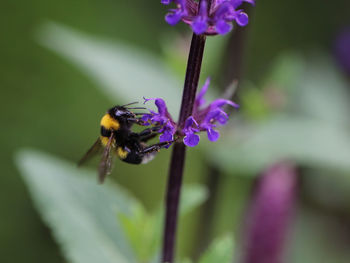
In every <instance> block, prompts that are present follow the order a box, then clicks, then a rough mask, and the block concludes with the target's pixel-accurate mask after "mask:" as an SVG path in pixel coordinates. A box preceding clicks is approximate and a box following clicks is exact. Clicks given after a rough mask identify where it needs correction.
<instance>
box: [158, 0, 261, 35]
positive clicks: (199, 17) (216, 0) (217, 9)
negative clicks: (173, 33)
mask: <svg viewBox="0 0 350 263" xmlns="http://www.w3.org/2000/svg"><path fill="white" fill-rule="evenodd" d="M171 2H173V3H174V4H175V5H176V8H174V9H170V10H169V13H168V14H167V15H166V16H165V21H166V22H167V23H168V24H170V25H172V26H173V25H176V24H177V23H178V22H179V21H180V20H182V21H183V22H185V23H186V24H188V25H190V26H191V27H192V30H193V32H194V33H195V34H197V35H200V34H206V35H217V34H220V35H224V34H226V33H228V32H230V31H231V29H232V28H233V25H232V22H234V21H235V22H236V23H237V24H238V25H239V26H246V25H247V24H248V15H247V14H246V13H245V12H244V11H243V10H242V9H239V7H240V6H241V5H242V4H243V3H244V2H247V3H250V4H252V5H254V4H255V2H254V0H212V1H211V5H210V7H209V8H208V2H209V1H208V0H202V1H200V4H199V2H198V1H195V0H161V3H162V4H164V5H169V4H170V3H171ZM199 5H200V6H199Z"/></svg>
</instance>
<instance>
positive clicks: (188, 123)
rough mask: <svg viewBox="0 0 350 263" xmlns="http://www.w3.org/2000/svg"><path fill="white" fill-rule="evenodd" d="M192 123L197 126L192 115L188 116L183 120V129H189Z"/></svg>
mask: <svg viewBox="0 0 350 263" xmlns="http://www.w3.org/2000/svg"><path fill="white" fill-rule="evenodd" d="M193 124H195V125H196V126H197V127H198V123H197V122H196V120H195V119H194V118H193V117H192V116H190V117H188V118H187V119H186V121H185V127H184V130H189V129H190V128H192V126H193Z"/></svg>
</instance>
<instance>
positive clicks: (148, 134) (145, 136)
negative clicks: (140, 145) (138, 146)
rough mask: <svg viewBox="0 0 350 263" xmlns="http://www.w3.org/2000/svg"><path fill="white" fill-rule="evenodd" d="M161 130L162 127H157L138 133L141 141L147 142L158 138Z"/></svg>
mask: <svg viewBox="0 0 350 263" xmlns="http://www.w3.org/2000/svg"><path fill="white" fill-rule="evenodd" d="M161 128H162V127H161V126H156V127H152V128H148V129H145V130H143V131H141V132H140V133H138V136H139V138H140V141H141V142H147V141H149V140H150V139H153V138H154V137H156V136H157V135H158V131H159V130H160V129H161Z"/></svg>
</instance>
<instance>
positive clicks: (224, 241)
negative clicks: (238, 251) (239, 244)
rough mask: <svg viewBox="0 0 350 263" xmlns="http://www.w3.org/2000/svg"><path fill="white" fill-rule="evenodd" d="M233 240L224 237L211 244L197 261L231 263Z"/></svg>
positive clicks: (202, 262) (203, 262)
mask: <svg viewBox="0 0 350 263" xmlns="http://www.w3.org/2000/svg"><path fill="white" fill-rule="evenodd" d="M233 249H234V244H233V238H232V237H231V236H225V237H221V238H218V239H216V240H214V241H213V242H212V244H211V245H210V247H209V248H208V250H206V251H205V252H204V253H203V255H202V256H201V257H200V259H199V263H217V262H220V263H231V262H232V261H233Z"/></svg>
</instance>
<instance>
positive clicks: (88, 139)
mask: <svg viewBox="0 0 350 263" xmlns="http://www.w3.org/2000/svg"><path fill="white" fill-rule="evenodd" d="M1 3H2V5H1V9H0V21H1V23H0V27H1V29H2V31H1V32H3V33H2V37H1V41H0V86H1V101H2V103H1V104H0V112H1V123H2V125H1V127H2V129H1V153H0V154H1V158H0V160H1V169H2V172H1V174H2V176H1V177H0V185H1V186H2V187H1V191H0V204H1V206H0V207H1V220H0V222H1V223H0V252H1V253H0V261H1V262H65V260H64V258H63V257H62V255H61V252H60V251H59V249H58V245H57V244H56V243H55V242H54V241H53V239H52V236H51V233H50V230H49V229H48V228H47V227H46V226H45V225H44V223H43V221H42V220H41V219H40V217H39V215H38V213H37V212H36V210H35V209H34V208H33V205H32V201H31V199H30V196H29V194H28V191H27V189H26V187H25V185H24V182H23V180H22V178H21V177H20V175H19V172H18V170H17V169H16V166H15V164H14V154H15V152H16V151H18V150H19V149H20V148H23V147H25V148H28V147H30V148H35V149H38V150H41V151H43V152H47V153H50V154H54V155H56V156H58V157H60V158H62V159H66V160H70V161H72V162H76V161H77V160H78V159H79V158H80V157H81V155H82V154H83V153H84V152H85V150H86V149H87V148H88V147H89V146H90V144H91V143H92V142H93V141H94V140H95V138H96V137H97V135H98V132H99V127H98V122H99V119H100V117H101V115H102V114H103V113H104V112H105V110H106V109H107V108H109V107H110V106H113V105H115V104H121V103H127V102H129V101H125V98H120V100H118V101H114V100H113V99H110V98H108V97H107V96H105V95H104V94H103V93H102V92H101V91H100V87H99V86H100V83H98V82H96V81H94V80H93V79H92V78H91V77H89V76H88V75H87V74H85V73H84V72H83V71H82V70H81V69H79V68H78V67H76V66H75V65H73V64H72V63H70V62H69V61H68V60H66V59H64V58H63V57H61V56H59V55H58V54H57V53H54V52H52V51H51V50H49V49H48V48H46V47H44V46H43V44H42V42H41V40H40V39H41V37H40V34H41V33H40V32H41V28H42V27H43V26H44V25H46V24H47V23H48V22H52V21H53V22H55V23H58V24H61V25H63V26H69V27H71V28H73V29H74V30H79V31H81V32H84V34H87V35H91V36H95V37H97V38H101V39H109V40H110V41H112V43H113V42H122V43H124V44H125V45H131V46H133V47H136V48H139V49H142V50H145V51H147V52H149V53H150V54H152V55H154V56H156V57H158V58H159V59H161V60H164V61H166V63H168V65H169V67H170V68H172V70H173V73H174V75H175V76H176V77H177V78H178V80H179V82H180V83H181V82H182V79H183V73H184V68H183V63H184V61H185V60H186V58H185V55H184V54H186V52H187V51H186V50H187V49H188V34H189V29H188V28H187V27H186V26H184V25H178V26H177V27H175V28H172V27H169V26H168V25H167V24H166V23H165V22H164V19H163V17H164V14H165V12H166V8H165V7H163V6H162V5H160V4H159V3H158V1H140V0H138V1H117V0H100V1H93V0H85V1H82V0H76V1H67V0H62V1H43V0H29V1H12V0H3V1H2V2H1ZM349 10H350V3H349V1H347V0H341V1H336V2H333V3H332V5H331V4H330V3H329V2H327V1H316V0H313V1H307V2H305V1H301V0H297V1H287V2H285V1H259V0H257V5H256V8H254V9H253V13H252V15H251V17H252V18H251V23H250V26H249V27H248V37H247V49H246V52H245V76H244V81H245V82H246V83H247V84H246V85H242V88H243V87H245V86H247V87H248V88H247V89H248V91H247V93H246V94H247V96H246V97H245V95H244V94H245V91H244V90H242V91H241V100H242V105H243V107H242V108H243V109H242V113H241V114H242V116H241V118H242V119H243V120H244V119H246V120H251V119H259V123H260V121H261V122H262V123H264V121H266V119H265V118H264V117H261V116H260V115H261V111H264V110H266V107H264V106H262V108H261V107H260V108H259V105H261V104H264V103H263V102H261V100H263V99H262V97H263V95H264V94H262V95H261V94H260V91H261V90H262V88H263V87H264V85H265V86H266V85H267V84H266V83H269V79H268V80H267V78H266V75H267V74H271V71H272V68H273V66H274V65H275V64H276V60H277V59H278V58H279V57H280V55H281V54H283V53H284V52H289V51H292V52H295V53H291V54H292V55H289V57H291V59H290V60H292V61H294V60H295V59H297V60H298V59H299V58H301V59H304V60H306V61H308V57H309V56H310V54H320V53H321V54H323V55H322V57H327V61H330V63H335V62H334V60H333V59H332V54H333V53H332V52H333V45H334V39H335V37H336V36H337V34H338V33H339V32H340V30H341V29H342V28H343V27H345V26H347V25H349V24H350V21H349V17H350V11H349ZM180 35H181V36H183V37H184V38H185V40H184V41H185V44H184V46H185V49H184V50H183V52H182V53H181V54H182V55H183V56H179V57H180V58H179V57H178V56H177V55H174V54H172V53H171V52H172V51H173V52H176V48H177V47H178V46H175V45H174V44H171V43H172V42H173V41H172V40H174V39H177V37H178V36H180ZM227 39H228V38H227V37H223V38H222V40H217V42H218V43H219V42H220V41H222V42H225V41H227ZM186 41H187V42H186ZM215 41H216V39H214V38H211V39H209V40H208V49H207V51H206V52H207V54H206V55H207V57H208V58H207V60H206V62H205V66H204V67H207V69H206V73H207V74H210V75H211V76H213V77H214V80H217V82H219V81H220V78H221V77H222V76H221V75H220V70H218V69H219V68H220V67H214V66H213V65H218V63H221V59H220V58H221V57H223V56H224V53H223V52H224V46H225V44H222V45H221V46H222V47H223V48H221V49H217V48H215V47H218V46H219V47H220V44H217V43H215ZM186 45H187V46H186ZM211 45H212V48H210V46H211ZM210 52H212V53H211V54H210ZM293 54H295V55H293ZM316 56H318V55H316ZM174 57H175V58H174ZM212 57H214V58H212ZM316 61H317V60H316ZM316 64H317V63H316ZM295 67H297V68H298V64H297V66H295ZM332 69H333V70H335V72H337V73H336V74H339V75H341V74H343V73H342V71H341V69H340V68H337V66H336V63H335V64H334V67H333V66H332ZM115 75H116V76H118V72H115ZM272 75H273V74H272ZM316 75H317V74H316ZM205 77H206V75H203V76H202V78H203V79H204V78H205ZM340 78H343V79H345V80H344V82H345V83H347V88H349V82H346V81H347V80H346V76H341V77H340ZM282 82H283V81H282ZM253 83H254V84H253ZM289 85H291V84H289ZM299 86H300V85H299ZM249 87H253V88H250V89H249ZM291 88H293V87H291ZM329 89H332V87H329ZM256 90H257V91H256ZM178 92H179V93H181V86H179V91H178ZM142 96H147V94H135V100H139V99H140V98H142ZM250 99H251V100H250ZM346 101H349V98H346ZM336 104H337V101H335V102H334V104H332V105H324V106H325V108H326V107H330V108H331V107H333V105H336ZM244 105H247V107H246V110H244ZM252 105H253V106H252ZM278 110H279V109H277V110H276V111H278ZM269 114H270V112H268V111H267V113H266V115H269ZM264 116H265V115H264ZM269 116H270V115H269ZM267 119H268V118H267ZM325 125H327V124H325ZM344 126H346V128H347V129H348V128H349V127H348V126H349V125H348V124H346V125H344ZM347 132H348V131H347ZM347 136H349V134H348V133H347ZM203 138H204V137H203ZM324 139H326V138H324ZM340 144H341V143H340ZM211 147H215V145H214V146H211ZM210 149H211V148H210ZM213 151H214V152H215V150H213ZM203 152H205V150H203V151H200V150H198V149H191V150H190V151H189V156H188V160H187V166H186V178H185V181H186V182H197V183H198V182H200V183H203V184H205V183H206V182H207V177H208V175H207V174H206V170H207V169H206V166H205V165H204V161H203V160H207V158H211V157H210V155H206V154H204V153H203ZM223 152H224V151H223ZM329 154H331V155H332V156H334V155H337V153H336V152H329ZM169 156H170V155H169V152H166V151H163V152H162V153H161V154H159V156H157V160H155V161H154V162H152V163H150V164H149V165H147V166H145V167H144V168H142V174H141V175H140V171H139V170H138V169H140V168H138V167H130V166H128V165H126V164H123V163H121V162H117V164H116V169H115V171H114V172H113V174H112V178H113V179H115V180H116V181H117V182H118V183H119V184H120V185H123V186H125V187H126V188H127V189H129V190H130V191H131V192H132V193H133V195H134V196H136V197H137V198H139V199H140V200H142V202H143V203H144V205H145V206H146V207H147V208H148V209H152V208H155V207H157V206H158V205H159V204H160V203H161V202H162V200H163V196H164V189H165V184H166V174H167V165H168V160H169ZM345 156H347V155H345ZM213 158H214V157H213ZM317 160H319V159H317V158H316V162H315V165H313V167H311V168H310V167H305V169H303V170H302V173H303V175H304V174H307V175H308V176H307V178H306V179H304V177H303V180H302V187H301V194H300V198H299V199H300V200H299V203H300V210H301V209H303V211H304V210H305V214H306V218H307V219H305V220H302V223H301V225H302V226H303V227H305V228H306V229H309V226H310V222H311V225H313V226H314V229H311V230H310V234H308V238H310V236H313V235H314V236H319V235H321V234H320V231H321V230H322V231H325V230H324V229H326V231H329V232H331V233H333V234H334V237H332V238H334V240H336V243H335V244H338V245H334V247H332V246H331V247H328V249H327V250H325V252H324V254H326V255H327V256H328V258H329V259H332V260H334V261H324V262H348V260H350V257H349V255H348V253H347V252H346V249H347V248H348V247H349V245H350V240H349V238H348V236H349V235H346V234H344V236H342V234H343V233H347V234H349V232H350V230H349V229H350V209H349V204H350V202H349V199H347V200H346V199H345V200H346V201H345V200H344V195H339V196H338V195H335V196H336V197H337V198H338V199H339V198H340V200H338V199H336V198H335V199H336V200H332V202H331V201H329V200H327V198H325V199H326V200H322V198H324V195H327V194H329V193H331V194H330V195H332V193H333V192H337V193H339V192H341V193H347V192H348V191H349V189H350V187H345V186H344V185H348V186H349V184H348V181H349V177H348V176H349V171H350V169H348V167H346V165H344V166H345V168H344V169H341V171H335V170H336V169H334V167H332V166H330V167H328V168H329V170H325V169H324V168H323V167H321V166H319V165H318V163H317ZM346 161H347V160H344V162H345V163H346ZM348 162H350V161H348ZM302 165H303V167H304V165H305V164H304V163H302ZM337 165H338V163H337V160H336V161H335V166H337ZM92 167H93V165H92ZM222 170H223V171H224V172H223V175H222V176H221V179H220V180H221V181H220V182H219V185H220V188H219V189H220V191H219V195H218V196H217V198H216V205H215V208H214V211H215V221H214V222H215V224H214V225H213V226H212V229H211V230H210V232H209V234H208V235H209V237H207V238H208V239H210V238H212V237H214V236H217V235H220V234H223V233H226V232H228V231H235V232H236V233H237V232H239V229H240V228H239V224H240V221H241V218H242V213H243V211H244V207H245V205H246V201H247V200H248V199H249V194H250V185H251V184H252V182H253V177H252V176H247V174H248V175H249V172H247V171H244V172H242V171H232V169H231V168H225V167H223V169H222ZM232 174H234V175H235V176H232ZM254 174H256V173H254V172H251V173H250V175H254ZM330 175H331V176H330ZM320 178H321V179H320ZM329 178H331V179H329ZM329 181H331V183H330V182H329ZM316 182H317V183H316ZM344 182H346V183H344ZM315 184H316V186H315ZM340 186H342V187H343V188H342V187H340ZM327 187H330V188H331V189H333V190H332V191H330V189H329V188H327ZM339 187H340V188H342V189H341V191H340V190H339V191H338V188H339ZM312 191H313V192H312ZM310 192H311V193H310ZM345 196H346V195H345ZM347 197H349V196H347ZM333 199H334V198H333ZM305 207H306V208H305ZM303 213H304V212H303ZM200 215H201V211H199V210H198V211H196V213H195V214H191V217H188V218H186V223H184V224H182V225H181V227H182V228H183V229H187V230H188V232H187V234H188V237H187V238H184V240H187V241H186V242H187V243H185V244H186V245H180V251H181V252H180V254H181V255H187V256H191V255H193V254H195V252H194V251H195V250H196V245H195V244H196V236H197V234H198V230H199V229H200V227H198V226H197V223H196V222H197V221H196V220H197V218H198V216H200ZM315 218H316V219H315ZM300 220H301V219H300ZM315 222H317V224H314V223H315ZM324 226H327V228H324ZM322 231H321V232H322ZM180 233H181V231H180ZM315 233H316V234H317V235H316V234H315ZM321 236H322V235H321ZM323 237H324V236H323ZM305 242H306V241H305ZM308 242H309V243H311V244H314V239H312V238H311V241H308ZM321 243H322V242H321ZM189 244H192V245H189ZM327 246H328V244H327V242H325V244H323V243H322V244H317V245H315V246H313V245H312V246H311V245H310V249H305V248H303V249H299V250H297V251H299V252H300V253H299V254H298V253H294V252H290V253H291V254H292V256H291V258H292V259H293V257H294V256H295V254H298V255H301V254H302V253H301V251H304V250H307V251H306V252H305V251H304V252H303V253H304V254H302V255H304V257H301V258H298V261H297V260H295V261H291V262H321V261H317V257H318V256H317V255H316V254H317V253H313V252H314V251H318V249H319V247H322V248H324V247H327ZM315 247H316V248H315ZM197 248H198V247H197ZM291 250H292V249H291ZM310 251H311V252H310ZM293 253H294V254H293ZM313 255H314V256H313Z"/></svg>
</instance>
